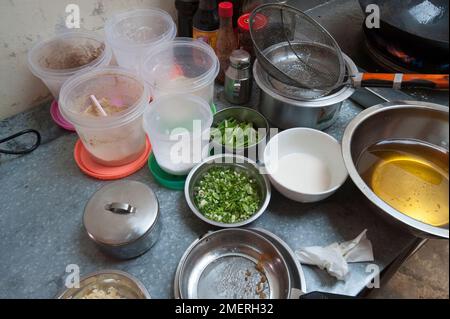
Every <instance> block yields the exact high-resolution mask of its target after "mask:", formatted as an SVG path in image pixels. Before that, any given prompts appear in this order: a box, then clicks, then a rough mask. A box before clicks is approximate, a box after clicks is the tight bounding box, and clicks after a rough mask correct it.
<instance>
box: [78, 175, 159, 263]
mask: <svg viewBox="0 0 450 319" xmlns="http://www.w3.org/2000/svg"><path fill="white" fill-rule="evenodd" d="M83 223H84V228H85V229H86V232H87V233H88V235H89V238H90V239H91V240H92V241H94V242H95V243H96V244H97V245H98V246H99V247H100V248H101V249H102V250H103V251H104V252H106V253H108V254H110V255H112V256H114V257H116V258H119V259H131V258H134V257H138V256H140V255H143V254H144V253H145V252H147V251H148V250H149V249H150V248H151V247H152V246H153V245H154V244H155V243H156V242H157V240H158V238H159V235H160V232H161V225H160V211H159V203H158V199H157V197H156V195H155V193H154V192H153V191H152V190H151V189H150V188H149V187H148V186H146V185H144V184H143V183H140V182H133V181H120V182H115V183H111V184H108V185H106V186H104V187H103V188H101V189H100V190H99V191H97V192H96V193H95V194H94V195H93V196H92V198H91V199H90V200H89V202H88V203H87V205H86V208H85V210H84V216H83Z"/></svg>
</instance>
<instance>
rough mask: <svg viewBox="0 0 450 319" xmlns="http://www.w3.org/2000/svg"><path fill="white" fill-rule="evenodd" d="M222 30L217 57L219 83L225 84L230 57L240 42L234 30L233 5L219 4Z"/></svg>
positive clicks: (229, 3)
mask: <svg viewBox="0 0 450 319" xmlns="http://www.w3.org/2000/svg"><path fill="white" fill-rule="evenodd" d="M219 16H220V28H219V34H218V36H217V46H216V55H217V57H218V58H219V61H220V72H219V75H218V77H217V81H218V82H219V83H221V84H223V83H224V82H225V72H226V70H227V69H228V66H229V65H230V55H231V53H233V51H234V50H236V49H237V48H238V41H237V37H236V34H235V32H234V29H233V4H232V3H231V2H221V3H220V4H219Z"/></svg>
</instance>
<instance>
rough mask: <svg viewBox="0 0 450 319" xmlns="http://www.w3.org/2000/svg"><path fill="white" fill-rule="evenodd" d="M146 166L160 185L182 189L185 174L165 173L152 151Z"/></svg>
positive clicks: (176, 189)
mask: <svg viewBox="0 0 450 319" xmlns="http://www.w3.org/2000/svg"><path fill="white" fill-rule="evenodd" d="M148 167H149V169H150V172H151V173H152V175H153V177H154V178H155V179H156V181H157V182H158V183H159V184H161V186H163V187H165V188H168V189H172V190H175V191H183V190H184V185H185V184H186V177H187V176H177V175H171V174H169V173H166V172H165V171H164V170H162V168H161V167H159V165H158V162H157V161H156V158H155V156H154V155H153V153H152V154H151V155H150V158H149V159H148Z"/></svg>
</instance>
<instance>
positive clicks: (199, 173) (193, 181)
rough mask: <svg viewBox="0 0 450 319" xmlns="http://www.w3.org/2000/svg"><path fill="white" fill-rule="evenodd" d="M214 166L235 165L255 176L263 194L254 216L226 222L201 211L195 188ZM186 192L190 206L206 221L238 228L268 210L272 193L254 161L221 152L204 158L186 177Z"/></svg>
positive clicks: (267, 181) (234, 166)
mask: <svg viewBox="0 0 450 319" xmlns="http://www.w3.org/2000/svg"><path fill="white" fill-rule="evenodd" d="M213 167H233V168H236V169H238V170H241V171H245V172H246V173H247V174H250V176H252V177H253V178H255V180H256V182H257V184H258V187H259V192H260V195H261V205H260V208H259V210H258V211H257V212H256V213H255V214H254V215H253V216H252V217H250V218H249V219H247V220H245V221H242V222H239V223H235V224H226V223H219V222H216V221H213V220H210V219H208V218H206V217H205V216H204V215H203V214H202V213H201V212H200V210H199V209H198V207H197V205H196V204H195V201H194V188H195V186H196V185H197V183H198V182H199V181H200V179H201V178H202V177H203V176H204V174H205V173H206V172H207V171H208V170H210V169H211V168H213ZM184 194H185V197H186V201H187V203H188V205H189V208H190V209H191V210H192V211H193V212H194V214H195V215H196V216H197V217H198V218H200V219H201V220H203V221H204V222H206V223H208V224H210V225H213V226H216V227H221V228H237V227H242V226H245V225H248V224H250V223H252V222H254V221H255V220H257V219H258V218H259V217H261V215H262V214H263V213H264V212H265V211H266V209H267V206H269V202H270V197H271V194H272V193H271V187H270V182H269V180H268V179H267V177H266V176H265V175H262V174H260V171H259V167H258V165H257V164H256V163H255V162H254V161H252V160H250V159H248V158H245V157H243V156H240V155H232V154H221V155H215V156H211V157H209V158H207V159H206V160H204V161H203V162H202V163H201V164H199V165H197V166H196V167H194V169H193V170H192V171H191V172H190V174H189V175H188V177H187V179H186V186H185V189H184Z"/></svg>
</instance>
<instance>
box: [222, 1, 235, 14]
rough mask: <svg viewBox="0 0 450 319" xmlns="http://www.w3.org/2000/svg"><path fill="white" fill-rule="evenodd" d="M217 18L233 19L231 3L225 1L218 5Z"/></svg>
mask: <svg viewBox="0 0 450 319" xmlns="http://www.w3.org/2000/svg"><path fill="white" fill-rule="evenodd" d="M219 16H220V17H221V18H232V17H233V3H231V2H228V1H225V2H221V3H220V4H219Z"/></svg>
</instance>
